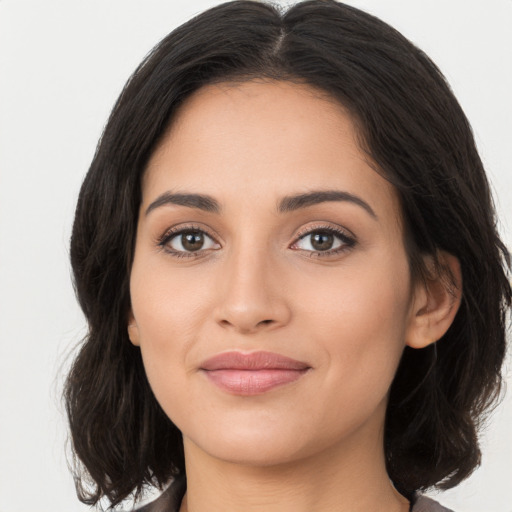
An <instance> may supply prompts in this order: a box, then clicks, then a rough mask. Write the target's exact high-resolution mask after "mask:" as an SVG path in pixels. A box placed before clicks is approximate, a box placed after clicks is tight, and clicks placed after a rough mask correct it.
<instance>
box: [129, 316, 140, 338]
mask: <svg viewBox="0 0 512 512" xmlns="http://www.w3.org/2000/svg"><path fill="white" fill-rule="evenodd" d="M128 337H129V338H130V341H131V342H132V344H133V345H135V346H136V347H140V335H139V326H138V325H137V322H136V321H135V317H134V316H133V311H132V310H131V309H130V312H129V313H128Z"/></svg>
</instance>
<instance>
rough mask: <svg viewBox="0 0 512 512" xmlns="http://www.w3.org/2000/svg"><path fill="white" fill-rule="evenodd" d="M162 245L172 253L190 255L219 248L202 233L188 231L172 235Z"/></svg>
mask: <svg viewBox="0 0 512 512" xmlns="http://www.w3.org/2000/svg"><path fill="white" fill-rule="evenodd" d="M162 245H164V246H165V247H167V248H168V249H169V250H170V252H174V253H192V252H197V251H201V250H206V249H218V248H219V244H218V243H217V242H215V240H213V239H212V238H211V237H210V236H208V235H207V234H206V233H204V232H203V231H199V230H190V229H189V230H184V231H179V232H177V233H174V234H173V235H171V236H169V237H167V239H166V240H164V243H163V244H162Z"/></svg>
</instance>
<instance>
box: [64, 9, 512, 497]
mask: <svg viewBox="0 0 512 512" xmlns="http://www.w3.org/2000/svg"><path fill="white" fill-rule="evenodd" d="M251 78H268V79H276V80H289V81H296V82H300V83H306V84H309V85H311V86H313V87H316V88H318V89H320V90H322V91H324V92H326V93H327V94H328V95H330V96H331V97H332V98H334V99H336V100H337V101H339V103H341V104H342V105H343V106H344V107H345V108H346V109H347V110H348V111H349V112H350V113H351V115H352V118H353V119H354V122H355V123H356V125H357V127H358V131H359V136H360V144H361V148H362V149H363V150H364V151H366V152H367V153H368V154H369V155H370V157H371V159H372V161H373V162H374V164H375V169H376V171H377V172H379V173H381V174H382V175H383V176H385V177H386V178H387V179H388V180H389V181H390V182H391V183H393V185H394V186H395V187H396V189H397V191H398V193H399V196H400V199H401V204H402V210H403V217H404V221H405V225H406V240H407V242H406V245H407V251H408V254H409V258H410V262H411V268H412V270H413V274H414V275H422V274H424V272H425V269H424V268H423V266H422V265H423V263H422V261H423V259H422V255H425V254H430V255H432V256H433V257H434V258H435V257H436V254H437V253H438V251H439V250H443V251H447V252H448V253H451V254H453V255H455V256H456V257H457V258H458V259H459V260H460V264H461V268H462V275H463V297H462V304H461V307H460V309H459V311H458V313H457V316H456V318H455V320H454V322H453V325H452V326H451V327H450V329H449V330H448V332H447V333H446V335H445V336H444V337H443V338H442V339H441V340H439V341H438V342H437V343H435V344H433V345H431V346H429V347H428V348H425V349H422V350H412V349H410V348H406V349H405V352H404V354H403V357H402V361H401V363H400V366H399V369H398V372H397V375H396V377H395V380H394V382H393V385H392V388H391V392H390V398H389V405H388V413H387V418H386V426H385V453H386V458H387V469H388V472H389V475H390V478H391V479H392V480H393V482H394V483H395V485H396V487H397V488H398V489H399V490H400V491H401V492H402V493H403V494H404V495H406V496H410V495H411V494H412V493H413V492H414V491H415V490H418V489H426V488H429V487H432V486H436V485H437V486H439V487H442V488H448V487H452V486H454V485H456V484H457V483H459V482H460V481H461V480H462V479H464V478H466V477H467V476H468V475H469V474H470V473H471V472H472V471H473V470H474V468H475V467H476V466H477V465H478V463H479V461H480V452H479V448H478V442H477V432H478V428H479V426H480V423H481V420H482V418H483V415H484V412H485V411H486V410H487V409H488V408H489V406H490V405H491V404H493V403H494V401H495V399H496V397H497V394H498V391H499V386H500V383H501V366H502V362H503V357H504V354H505V348H506V345H505V327H506V320H507V315H508V312H509V307H510V302H511V289H510V284H509V282H508V280H507V272H508V268H509V266H510V261H509V255H508V252H507V250H506V248H505V247H504V245H503V244H502V242H501V241H500V239H499V236H498V234H497V231H496V225H495V214H494V208H493V204H492V199H491V196H490V192H489V186H488V183H487V179H486V176H485V173H484V169H483V166H482V163H481V160H480V158H479V156H478V153H477V150H476V147H475V142H474V139H473V136H472V132H471V128H470V126H469V123H468V121H467V119H466V117H465V115H464V113H463V112H462V110H461V108H460V106H459V104H458V102H457V101H456V99H455V98H454V96H453V94H452V92H451V91H450V88H449V86H448V85H447V83H446V81H445V79H444V77H443V76H442V74H441V73H440V71H439V70H438V69H437V68H436V66H435V65H434V64H433V63H432V62H431V61H430V60H429V58H428V57H427V56H426V55H425V54H424V53H423V52H422V51H421V50H419V49H418V48H416V47H415V46H414V45H413V44H412V43H410V42H409V41H408V40H407V39H405V38H404V37H403V36H402V35H401V34H400V33H398V32H397V31H396V30H394V29H393V28H391V27H390V26H388V25H387V24H385V23H383V22H382V21H380V20H378V19H377V18H375V17H373V16H370V15H368V14H366V13H364V12H361V11H360V10H357V9H355V8H352V7H349V6H347V5H344V4H342V3H338V2H335V1H334V0H311V1H305V2H302V3H299V4H297V5H295V6H293V7H291V8H290V9H288V10H284V11H281V10H280V9H278V8H275V7H273V6H271V5H268V4H265V3H261V2H253V1H235V2H229V3H226V4H223V5H219V6H217V7H215V8H213V9H210V10H208V11H206V12H204V13H203V14H201V15H199V16H197V17H196V18H194V19H192V20H191V21H189V22H187V23H185V24H184V25H182V26H181V27H179V28H178V29H176V30H175V31H173V32H172V33H171V34H169V35H168V36H167V37H166V38H165V39H164V40H163V41H162V42H161V43H160V44H159V45H158V46H157V47H156V48H155V49H154V50H153V51H152V52H151V53H150V54H149V56H148V57H147V58H146V59H145V60H144V62H143V63H142V64H141V65H140V66H139V67H138V69H137V70H136V71H135V73H134V74H133V76H132V77H131V78H130V79H129V81H128V83H127V85H126V86H125V89H124V90H123V92H122V94H121V96H120V98H119V99H118V101H117V103H116V105H115V107H114V109H113V111H112V113H111V116H110V119H109V121H108V124H107V126H106V128H105V131H104V133H103V136H102V138H101V141H100V143H99V145H98V148H97V151H96V154H95V156H94V160H93V162H92V164H91V167H90V169H89V172H88V174H87V176H86V178H85V181H84V183H83V186H82V189H81V192H80V197H79V200H78V205H77V209H76V217H75V223H74V226H73V233H72V239H71V261H72V267H73V272H74V280H75V287H76V293H77V296H78V300H79V302H80V305H81V307H82V309H83V311H84V314H85V316H86V319H87V322H88V325H89V332H88V335H87V336H86V338H85V340H84V342H83V345H82V347H81V350H80V352H79V354H78V356H77V357H76V360H75V362H74V365H73V367H72V369H71V372H70V374H69V376H68V380H67V384H66V388H65V400H66V405H67V412H68V415H69V422H70V426H71V434H72V442H73V448H74V452H75V454H76V457H77V462H78V469H77V471H78V472H77V488H78V492H79V497H80V499H81V500H82V501H84V502H86V503H90V504H93V503H95V502H97V501H98V500H99V499H100V498H101V497H103V496H106V497H107V498H108V499H109V500H110V501H111V503H112V504H116V503H119V502H120V501H121V500H122V499H123V498H125V497H126V496H127V495H128V494H130V493H131V492H132V491H136V492H140V490H141V489H142V487H143V486H144V485H145V484H148V483H155V484H157V485H162V484H164V483H165V482H166V481H168V479H169V478H171V477H172V476H177V475H180V474H184V472H185V467H184V459H183V448H182V439H181V433H180V432H179V430H178V429H177V428H176V427H175V426H174V425H173V424H172V423H171V421H170V420H169V419H168V417H167V416H166V415H165V413H164V412H163V411H162V409H161V408H160V406H159V405H158V403H157V402H156V400H155V398H154V396H153V393H152V391H151V389H150V387H149V384H148V381H147V379H146V376H145V372H144V368H143V365H142V360H141V355H140V351H139V349H138V348H137V347H134V346H133V345H132V344H131V343H130V342H129V339H128V335H127V313H128V311H129V308H130V296H129V276H130V268H131V263H132V257H133V249H134V240H135V235H136V226H137V216H138V210H139V205H140V200H141V190H140V187H141V185H140V183H141V176H142V175H143V173H144V169H145V166H146V164H147V162H148V159H149V157H150V155H151V154H152V152H153V151H154V148H155V147H156V145H157V144H158V142H159V140H160V139H161V137H162V135H163V134H164V132H165V130H166V128H167V127H168V126H169V123H171V122H172V119H173V114H174V113H175V112H176V109H177V108H178V107H179V105H180V104H182V103H183V101H185V100H186V99H187V97H189V96H190V94H191V93H193V92H194V91H196V90H198V89H199V88H201V87H202V86H204V85H206V84H210V83H213V82H227V81H233V80H249V79H251ZM80 471H81V472H80ZM87 477H88V478H89V484H90V486H89V487H87V485H86V484H87V481H88V480H87Z"/></svg>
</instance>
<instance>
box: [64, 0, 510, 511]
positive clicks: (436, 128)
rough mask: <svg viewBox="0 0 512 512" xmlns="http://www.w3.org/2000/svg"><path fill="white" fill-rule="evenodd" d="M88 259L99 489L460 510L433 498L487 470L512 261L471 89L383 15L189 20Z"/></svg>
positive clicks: (153, 70) (115, 154)
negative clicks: (468, 98) (466, 107)
mask: <svg viewBox="0 0 512 512" xmlns="http://www.w3.org/2000/svg"><path fill="white" fill-rule="evenodd" d="M71 259H72V265H73V269H74V276H75V283H76V290H77V295H78V298H79V300H80V303H81V306H82V308H83V310H84V312H85V314H86V317H87V319H88V322H89V335H88V337H87V339H86V340H85V343H84V345H83V348H82V350H81V352H80V354H79V356H78V357H77V359H76V361H75V364H74V367H73V369H72V371H71V373H70V375H69V379H68V384H67V390H66V398H67V406H68V414H69V418H70V424H71V432H72V437H73V445H74V450H75V452H76V455H77V457H78V459H79V460H80V461H81V463H82V464H83V466H84V470H85V471H86V473H88V475H89V476H90V478H91V479H92V481H93V489H92V490H91V489H89V490H87V489H86V488H85V487H84V486H81V484H80V480H79V491H80V493H81V499H82V500H83V501H84V502H86V503H95V502H97V501H98V500H99V499H100V498H101V497H103V496H105V497H107V498H108V499H109V500H110V501H111V503H112V504H113V505H115V504H118V503H120V502H121V501H122V500H123V499H124V498H126V497H127V496H128V495H129V494H130V493H131V492H133V491H135V492H136V493H137V494H140V493H141V491H142V490H143V487H144V486H145V485H148V484H156V485H157V486H159V487H163V486H165V485H166V484H168V483H170V482H172V483H171V485H170V486H169V487H168V489H167V490H166V491H165V492H164V493H163V495H162V496H161V497H160V498H159V499H158V500H157V501H156V502H154V503H153V504H151V505H149V506H148V507H149V508H148V509H147V510H169V511H174V510H176V511H178V510H179V511H181V512H185V511H190V512H194V511H196V512H197V511H203V510H222V511H229V510H240V509H242V508H243V509H244V510H266V511H271V510H279V511H286V510H304V511H310V510H315V511H319V512H321V511H327V510H329V511H330V510H336V511H340V512H342V511H359V510H361V511H362V510H365V511H367V510H379V511H383V512H388V511H389V512H391V511H405V510H415V511H416V512H418V511H422V510H440V509H439V508H438V507H439V506H438V505H436V504H434V503H432V502H430V501H428V500H426V499H425V498H421V497H419V492H420V491H422V490H425V489H428V488H430V487H433V486H438V487H440V488H449V487H453V486H455V485H457V484H458V483H459V482H460V481H461V480H463V479H464V478H465V477H467V476H468V475H469V474H470V473H471V472H472V471H473V470H474V468H475V467H476V466H477V465H478V463H479V458H480V452H479V449H478V441H477V432H478V427H479V423H480V421H481V418H482V416H483V413H484V412H485V411H486V410H487V408H488V407H489V406H490V405H491V404H492V403H493V402H494V400H495V398H496V396H497V393H498V391H499V385H500V382H501V375H500V369H501V365H502V361H503V357H504V353H505V321H506V315H507V313H508V308H509V307H510V302H511V290H510V285H509V283H508V281H507V267H508V265H509V255H508V252H507V250H506V249H505V247H504V245H503V244H502V242H501V241H500V239H499V237H498V234H497V233H496V230H495V218H494V210H493V206H492V201H491V197H490V193H489V187H488V183H487V180H486V177H485V173H484V171H483V167H482V164H481V161H480V159H479V157H478V154H477V151H476V148H475V144H474V140H473V137H472V134H471V130H470V128H469V125H468V123H467V120H466V118H465V116H464V114H463V112H462V111H461V109H460V106H459V105H458V103H457V101H456V100H455V98H454V97H453V95H452V93H451V91H450V89H449V87H448V86H447V84H446V82H445V80H444V78H443V77H442V75H441V74H440V73H439V71H438V70H437V68H436V67H435V66H434V65H433V64H432V62H431V61H430V60H429V59H428V58H427V57H426V56H425V55H424V54H423V53H422V52H421V51H420V50H418V49H417V48H415V47H414V46H413V45H412V44H411V43H410V42H408V41H407V40H406V39H405V38H403V36H401V35H400V34H399V33H397V32H396V31H394V30H393V29H392V28H391V27H389V26H388V25H386V24H384V23H383V22H381V21H380V20H377V19H376V18H373V17H371V16H369V15H367V14H365V13H363V12H361V11H359V10H357V9H354V8H351V7H348V6H345V5H343V4H341V3H337V2H334V1H330V0H313V1H306V2H303V3H300V4H297V5H295V6H293V7H291V8H290V9H289V10H287V11H284V12H279V10H278V9H276V8H274V7H272V6H270V5H267V4H264V3H260V2H251V1H241V2H231V3H227V4H224V5H221V6H219V7H216V8H214V9H210V10H209V11H206V12H205V13H203V14H202V15H200V16H198V17H196V18H195V19H193V20H192V21H190V22H188V23H186V24H185V25H183V26H182V27H180V28H178V29H177V30H175V31H174V32H173V33H171V34H170V35H169V36H168V37H167V38H165V39H164V40H163V41H162V42H161V43H160V44H159V45H158V46H157V47H156V48H155V50H154V51H153V52H152V53H151V54H150V55H149V56H148V58H147V59H146V60H145V61H144V62H143V63H142V64H141V66H140V67H139V68H138V69H137V70H136V72H135V73H134V75H133V76H132V78H131V79H130V81H129V82H128V84H127V86H126V87H125V90H124V91H123V93H122V95H121V97H120V98H119V100H118V102H117V104H116V106H115V107H114V110H113V112H112V114H111V117H110V120H109V122H108V124H107V126H106V128H105V132H104V135H103V137H102V139H101V142H100V145H99V146H98V150H97V153H96V155H95V158H94V161H93V163H92V165H91V168H90V170H89V173H88V175H87V177H86V179H85V182H84V184H83V186H82V190H81V194H80V198H79V202H78V206H77V212H76V218H75V224H74V228H73V236H72V242H71ZM84 481H85V480H84ZM436 507H437V508H436Z"/></svg>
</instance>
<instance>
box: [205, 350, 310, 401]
mask: <svg viewBox="0 0 512 512" xmlns="http://www.w3.org/2000/svg"><path fill="white" fill-rule="evenodd" d="M310 369H311V367H310V366H309V365H308V364H307V363H304V362H302V361H297V360H296V359H291V358H289V357H285V356H282V355H280V354H275V353H273V352H251V353H248V354H244V353H242V352H237V351H232V352H224V353H222V354H218V355H216V356H214V357H212V358H210V359H208V360H206V361H204V362H203V363H202V364H201V367H200V370H201V371H202V372H203V373H204V374H205V375H206V377H207V378H208V380H210V382H212V383H213V384H214V385H216V386H217V387H219V388H220V389H221V390H223V391H226V392H228V393H231V394H234V395H243V396H252V395H261V394H263V393H266V392H268V391H270V390H272V389H274V388H276V387H280V386H283V385H286V384H289V383H291V382H295V381H296V380H298V379H300V378H301V377H302V376H303V375H304V374H305V373H307V371H308V370H310Z"/></svg>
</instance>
